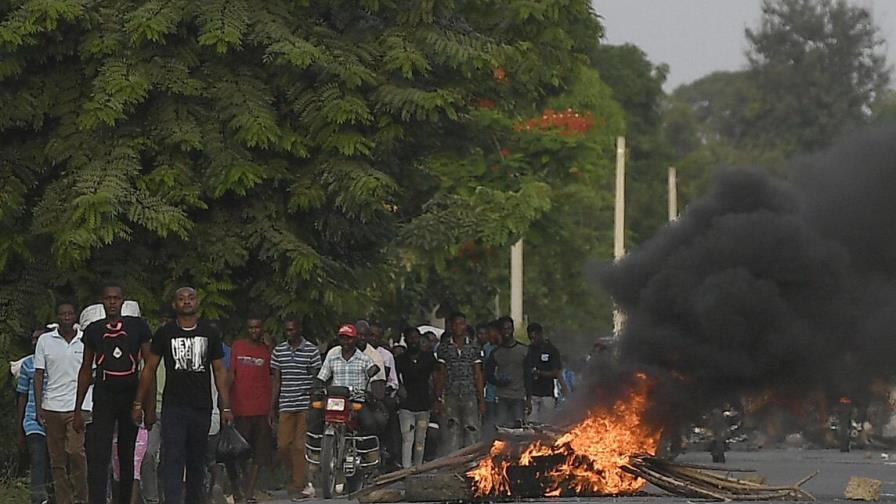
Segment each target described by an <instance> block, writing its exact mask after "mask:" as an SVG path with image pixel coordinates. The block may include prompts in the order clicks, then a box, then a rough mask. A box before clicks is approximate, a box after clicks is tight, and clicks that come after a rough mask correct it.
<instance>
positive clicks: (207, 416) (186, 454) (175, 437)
mask: <svg viewBox="0 0 896 504" xmlns="http://www.w3.org/2000/svg"><path fill="white" fill-rule="evenodd" d="M211 423H212V414H211V411H210V410H208V409H203V408H193V407H189V406H180V405H176V404H168V403H165V404H164V406H163V407H162V424H163V425H164V426H165V428H164V429H162V447H163V449H164V450H163V452H162V466H163V467H164V469H163V470H164V474H165V476H164V477H165V502H166V503H167V504H181V503H185V504H201V503H204V502H205V492H204V491H203V490H204V488H203V487H204V486H205V485H204V483H205V466H206V458H205V453H206V449H207V447H208V430H209V427H210V426H211ZM185 469H186V473H187V482H186V483H187V484H186V495H184V485H183V483H182V482H183V475H184V470H185Z"/></svg>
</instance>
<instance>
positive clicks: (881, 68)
mask: <svg viewBox="0 0 896 504" xmlns="http://www.w3.org/2000/svg"><path fill="white" fill-rule="evenodd" d="M746 36H747V41H748V43H749V44H750V50H749V53H748V58H749V68H748V69H746V70H744V71H738V72H717V73H714V74H711V75H708V76H706V77H703V78H701V79H699V80H697V81H695V82H693V83H691V84H688V85H685V86H681V87H679V88H678V89H676V90H675V92H674V93H673V94H672V95H671V96H670V98H669V101H668V104H667V106H666V111H665V113H664V117H663V122H664V124H665V131H666V135H667V138H668V139H669V142H670V143H671V144H672V145H673V147H674V148H675V151H676V155H677V156H678V157H679V158H680V161H679V162H678V165H679V167H680V168H681V170H680V173H681V174H682V180H681V182H682V193H683V194H682V196H683V198H684V199H685V200H686V199H689V198H691V197H692V196H694V195H696V194H698V193H699V192H701V191H702V189H703V188H704V187H705V184H706V182H707V181H708V179H709V177H710V174H711V173H712V172H713V170H714V169H715V168H716V167H717V166H719V165H760V166H765V167H768V168H770V169H772V170H773V171H782V170H783V169H784V168H785V166H786V161H787V159H789V158H791V157H792V156H794V155H796V154H799V153H803V152H807V151H812V150H815V149H818V148H821V147H824V146H826V145H828V144H829V143H830V142H831V141H833V140H834V139H835V138H836V137H838V136H840V135H842V134H844V133H845V132H847V131H849V130H851V129H854V128H857V127H861V126H862V125H864V124H868V123H869V122H872V121H874V120H878V121H880V120H886V117H887V116H888V112H887V110H889V109H888V105H887V104H888V97H889V96H890V94H889V92H888V91H887V89H886V86H887V85H888V83H889V80H890V73H889V72H890V69H889V68H888V67H887V64H886V59H885V55H884V53H883V43H884V42H883V39H882V38H881V34H880V30H879V29H878V28H877V27H876V26H875V24H874V21H873V19H872V16H871V13H870V11H869V10H867V9H865V8H862V7H859V6H852V5H850V4H848V3H847V2H845V1H840V0H822V1H814V0H765V1H764V2H763V8H762V19H761V22H760V24H759V26H758V27H757V28H756V29H748V30H747V31H746Z"/></svg>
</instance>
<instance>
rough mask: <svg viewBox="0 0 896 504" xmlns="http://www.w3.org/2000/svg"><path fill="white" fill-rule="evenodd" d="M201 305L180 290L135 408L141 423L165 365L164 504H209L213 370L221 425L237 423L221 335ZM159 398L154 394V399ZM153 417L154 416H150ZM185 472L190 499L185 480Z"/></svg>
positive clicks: (189, 289)
mask: <svg viewBox="0 0 896 504" xmlns="http://www.w3.org/2000/svg"><path fill="white" fill-rule="evenodd" d="M198 309H199V300H198V299H197V298H196V290H195V289H193V288H192V287H181V288H180V289H178V290H177V292H176V293H175V296H174V311H175V313H177V320H175V321H174V322H171V323H168V324H166V325H164V326H162V327H161V328H160V329H159V330H158V331H156V334H155V336H153V339H152V344H151V345H150V351H149V353H148V355H147V357H146V366H145V367H144V368H143V374H142V375H141V377H140V388H139V390H138V391H137V399H136V401H135V402H134V410H133V414H134V421H135V422H139V420H140V410H139V408H140V406H141V404H142V402H141V401H142V400H143V398H149V395H148V394H149V393H150V391H151V388H152V384H153V383H154V381H155V377H156V369H157V368H158V366H159V363H160V362H161V361H163V360H164V362H165V389H164V391H163V392H162V402H163V403H164V404H165V407H164V408H163V409H162V423H163V424H164V425H165V428H164V429H163V430H162V445H163V446H164V447H165V448H164V450H163V460H162V462H163V463H162V465H163V467H164V475H163V478H164V486H165V502H167V503H168V504H181V503H182V502H188V503H193V502H204V501H205V496H204V494H203V480H204V477H205V462H206V459H205V453H206V447H207V445H208V431H209V427H210V425H211V411H212V408H214V407H217V406H218V405H215V404H212V390H211V379H212V377H211V376H210V373H211V372H212V369H214V380H215V388H216V389H217V391H218V402H219V405H220V408H221V421H222V422H224V423H225V424H230V423H231V422H233V413H232V412H231V411H230V395H229V393H228V392H229V388H228V386H227V370H226V369H225V367H224V360H223V358H224V349H223V347H222V346H221V334H220V333H219V332H218V330H217V329H215V328H214V327H213V326H211V325H210V324H209V323H207V322H206V321H205V320H200V319H199V316H198V315H197V311H198ZM153 396H154V394H153ZM147 414H149V411H147ZM185 468H186V473H187V483H186V497H185V498H184V495H183V485H182V482H183V474H184V469H185Z"/></svg>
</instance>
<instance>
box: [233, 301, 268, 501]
mask: <svg viewBox="0 0 896 504" xmlns="http://www.w3.org/2000/svg"><path fill="white" fill-rule="evenodd" d="M247 329H248V338H246V339H241V340H238V341H236V342H234V344H233V348H232V349H231V352H230V372H231V374H232V376H233V380H232V385H231V388H230V397H231V406H232V407H233V415H234V417H236V420H235V425H236V429H237V430H238V431H239V432H240V434H242V436H243V437H244V438H246V441H248V442H249V444H250V445H251V446H252V465H251V467H250V468H249V471H248V473H247V474H245V478H246V481H245V483H244V484H245V486H246V502H247V503H249V504H251V503H253V502H256V500H255V483H256V482H257V481H258V472H259V470H260V468H261V466H262V465H267V464H269V463H270V461H271V451H272V450H271V449H272V448H273V438H272V431H271V424H270V415H269V413H270V411H271V351H270V348H269V347H268V346H267V345H266V344H265V341H264V338H263V335H264V328H263V327H262V320H261V317H257V316H250V317H249V319H248V321H247Z"/></svg>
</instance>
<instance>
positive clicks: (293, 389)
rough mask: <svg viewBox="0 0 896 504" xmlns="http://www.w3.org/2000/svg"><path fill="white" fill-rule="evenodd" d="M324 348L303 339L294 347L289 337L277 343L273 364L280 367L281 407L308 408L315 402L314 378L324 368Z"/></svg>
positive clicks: (292, 408)
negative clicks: (322, 355) (311, 393)
mask: <svg viewBox="0 0 896 504" xmlns="http://www.w3.org/2000/svg"><path fill="white" fill-rule="evenodd" d="M320 367H321V360H320V351H319V350H318V349H317V346H316V345H313V344H311V343H309V342H308V340H306V339H304V338H303V339H302V343H301V344H300V345H299V346H298V348H296V349H293V348H292V346H290V344H289V342H288V341H284V342H283V343H280V344H279V345H277V346H276V347H274V353H273V354H271V368H273V369H279V370H280V400H279V404H280V411H281V412H295V411H304V410H306V409H308V407H309V406H310V405H311V404H310V402H311V398H310V392H311V381H312V379H313V378H314V376H315V372H316V371H317V370H318V369H320Z"/></svg>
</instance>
